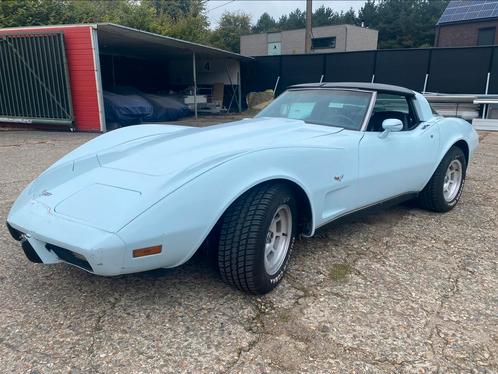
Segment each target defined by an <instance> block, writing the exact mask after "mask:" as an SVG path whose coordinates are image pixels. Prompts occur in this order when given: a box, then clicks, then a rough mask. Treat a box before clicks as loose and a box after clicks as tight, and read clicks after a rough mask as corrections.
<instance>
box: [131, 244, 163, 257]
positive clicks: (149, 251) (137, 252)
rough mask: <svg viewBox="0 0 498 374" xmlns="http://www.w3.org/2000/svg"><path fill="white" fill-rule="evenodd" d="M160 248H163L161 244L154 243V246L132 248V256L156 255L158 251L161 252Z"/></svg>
mask: <svg viewBox="0 0 498 374" xmlns="http://www.w3.org/2000/svg"><path fill="white" fill-rule="evenodd" d="M162 249H163V246H162V245H156V246H154V247H147V248H140V249H134V250H133V257H143V256H150V255H157V254H158V253H161V251H162Z"/></svg>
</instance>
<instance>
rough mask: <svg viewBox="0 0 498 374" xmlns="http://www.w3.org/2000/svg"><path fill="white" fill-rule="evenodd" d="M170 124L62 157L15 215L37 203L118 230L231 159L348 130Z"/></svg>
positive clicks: (278, 124)
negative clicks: (173, 127) (110, 143)
mask: <svg viewBox="0 0 498 374" xmlns="http://www.w3.org/2000/svg"><path fill="white" fill-rule="evenodd" d="M164 128H165V130H164V133H161V130H160V129H159V131H157V127H156V128H155V133H153V134H148V135H144V136H141V137H134V138H133V139H131V140H130V139H127V140H125V141H122V142H121V141H120V144H117V145H113V146H110V147H108V148H105V147H103V148H100V150H99V151H96V152H94V153H89V154H85V155H84V156H81V157H79V158H77V159H75V160H72V159H70V160H67V161H64V160H61V161H62V162H59V163H57V164H55V165H54V166H53V167H51V168H49V169H48V170H47V171H46V172H45V173H43V174H42V175H41V176H40V177H38V178H37V179H36V180H35V181H34V182H33V183H32V184H31V185H30V186H28V188H27V189H26V191H25V192H24V193H23V197H21V198H20V199H18V201H17V202H16V204H15V205H14V207H13V208H12V210H11V213H13V214H15V212H16V210H19V209H22V205H23V204H24V205H26V206H31V208H33V204H37V205H40V206H42V208H40V209H41V210H42V211H47V212H49V214H58V215H62V216H65V217H67V218H68V219H71V220H76V221H78V222H81V223H83V224H87V225H90V226H92V227H96V228H99V229H102V230H105V231H109V232H117V231H119V229H120V228H122V227H124V226H125V225H126V224H127V223H128V222H130V221H131V220H132V219H134V218H135V217H136V216H138V215H139V214H141V213H142V212H144V211H145V210H146V209H148V208H149V207H150V206H152V205H153V204H154V203H156V202H157V201H159V200H160V199H162V198H163V197H165V196H167V195H169V194H170V193H172V192H173V191H175V190H176V189H177V188H180V187H181V186H182V185H183V184H185V183H188V182H189V181H190V180H192V179H194V178H196V177H197V176H198V175H200V174H201V173H204V172H206V171H208V170H209V169H212V168H214V167H216V166H217V165H219V164H221V163H224V162H227V161H228V160H230V159H232V158H235V157H240V156H241V155H243V154H244V153H248V152H254V151H257V150H260V149H268V148H274V147H298V146H300V145H305V144H306V143H307V140H309V139H311V138H314V137H318V136H324V135H329V134H333V133H337V132H339V131H341V129H339V128H332V127H325V126H314V125H306V124H305V123H304V122H303V121H299V120H285V119H270V118H258V119H252V120H242V121H238V122H233V123H229V124H224V125H217V126H211V127H206V128H193V127H185V128H183V127H181V128H180V127H178V129H176V130H174V131H171V129H169V130H168V129H167V128H168V126H164ZM144 132H145V128H144ZM111 134H112V133H111ZM111 134H109V135H110V136H111V137H112V135H111ZM229 177H230V176H228V175H227V176H220V179H223V178H229ZM222 182H223V181H222V180H220V183H222Z"/></svg>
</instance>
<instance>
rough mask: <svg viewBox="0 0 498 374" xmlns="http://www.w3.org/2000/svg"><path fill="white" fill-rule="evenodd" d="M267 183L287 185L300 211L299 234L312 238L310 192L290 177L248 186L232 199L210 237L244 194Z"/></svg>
mask: <svg viewBox="0 0 498 374" xmlns="http://www.w3.org/2000/svg"><path fill="white" fill-rule="evenodd" d="M267 183H281V184H284V185H286V186H287V187H288V188H289V189H290V190H291V191H292V194H293V195H294V197H295V198H296V204H297V209H298V229H299V234H303V235H305V236H310V235H312V233H313V227H314V222H313V205H312V204H311V199H310V196H309V195H308V192H306V190H305V189H304V187H303V186H302V185H301V184H300V183H299V182H297V181H295V180H293V179H291V178H289V177H274V178H268V179H265V180H261V181H259V182H257V183H255V184H252V185H250V186H248V187H247V188H246V189H244V190H243V191H241V192H240V193H239V194H238V195H237V196H236V197H235V198H233V199H232V201H231V202H230V204H228V205H227V206H226V207H225V208H224V210H223V213H222V214H221V216H220V217H219V218H218V220H217V223H216V224H215V225H214V226H213V227H212V228H211V232H210V234H209V235H208V236H211V234H212V233H214V232H216V230H217V228H218V226H219V223H220V222H221V219H222V218H223V215H224V214H225V212H226V211H227V210H228V209H229V208H230V206H232V204H233V203H235V202H236V201H237V200H238V199H240V198H241V197H242V196H243V195H244V194H246V193H247V192H249V191H250V190H252V189H253V188H257V187H259V186H261V185H262V184H267Z"/></svg>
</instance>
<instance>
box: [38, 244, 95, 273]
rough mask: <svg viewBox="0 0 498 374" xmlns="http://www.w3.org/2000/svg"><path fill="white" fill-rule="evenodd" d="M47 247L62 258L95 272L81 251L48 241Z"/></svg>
mask: <svg viewBox="0 0 498 374" xmlns="http://www.w3.org/2000/svg"><path fill="white" fill-rule="evenodd" d="M45 248H47V249H48V250H49V251H53V252H54V253H55V254H56V255H57V257H59V258H60V259H61V260H63V261H66V262H68V263H70V264H73V265H76V266H78V267H80V268H83V269H85V270H88V271H91V272H93V269H92V267H91V266H90V264H89V263H88V261H87V260H86V259H85V257H84V256H82V255H80V254H79V253H76V252H73V251H70V250H69V249H65V248H61V247H58V246H56V245H53V244H48V243H47V244H46V245H45Z"/></svg>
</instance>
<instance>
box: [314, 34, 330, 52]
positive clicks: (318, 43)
mask: <svg viewBox="0 0 498 374" xmlns="http://www.w3.org/2000/svg"><path fill="white" fill-rule="evenodd" d="M311 48H313V49H329V48H335V36H329V37H326V38H313V39H311Z"/></svg>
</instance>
